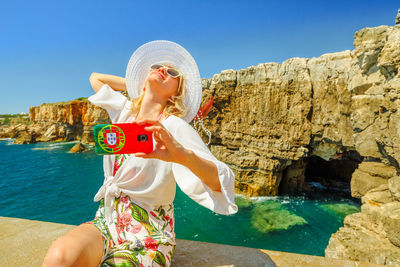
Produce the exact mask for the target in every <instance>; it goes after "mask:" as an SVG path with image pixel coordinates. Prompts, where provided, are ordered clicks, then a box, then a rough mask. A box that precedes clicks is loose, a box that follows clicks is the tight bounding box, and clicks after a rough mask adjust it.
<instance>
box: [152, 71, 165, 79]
mask: <svg viewBox="0 0 400 267" xmlns="http://www.w3.org/2000/svg"><path fill="white" fill-rule="evenodd" d="M154 74H157V75H158V76H160V77H161V79H163V80H165V77H164V75H162V73H161V72H158V71H155V72H154Z"/></svg>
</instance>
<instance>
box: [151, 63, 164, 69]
mask: <svg viewBox="0 0 400 267" xmlns="http://www.w3.org/2000/svg"><path fill="white" fill-rule="evenodd" d="M161 67H162V65H160V64H153V65H151V66H150V69H152V70H158V69H159V68H161Z"/></svg>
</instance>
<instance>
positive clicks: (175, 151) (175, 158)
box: [133, 120, 187, 163]
mask: <svg viewBox="0 0 400 267" xmlns="http://www.w3.org/2000/svg"><path fill="white" fill-rule="evenodd" d="M133 123H137V124H138V125H143V124H145V123H149V124H151V126H147V127H145V130H146V131H149V132H153V136H154V140H155V141H156V148H155V150H154V151H153V152H150V153H143V152H138V153H135V156H136V157H141V158H156V159H160V160H164V161H169V162H176V163H182V162H184V160H185V157H186V155H187V150H186V149H185V148H184V147H183V146H182V145H181V144H179V143H178V142H177V141H176V140H175V138H174V137H173V136H172V134H171V133H170V132H169V131H168V130H167V129H166V128H165V127H164V126H163V125H162V124H161V123H160V122H159V121H158V120H138V121H134V122H133Z"/></svg>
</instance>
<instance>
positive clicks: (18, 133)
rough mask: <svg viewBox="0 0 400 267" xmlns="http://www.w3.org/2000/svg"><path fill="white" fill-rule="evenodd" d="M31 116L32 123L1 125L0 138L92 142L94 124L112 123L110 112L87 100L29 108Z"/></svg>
mask: <svg viewBox="0 0 400 267" xmlns="http://www.w3.org/2000/svg"><path fill="white" fill-rule="evenodd" d="M29 119H30V123H29V124H24V123H20V124H11V125H7V126H4V127H2V128H0V137H3V138H6V137H8V138H15V140H14V142H15V143H17V144H27V143H35V142H49V141H72V140H80V141H82V142H83V143H93V142H94V140H93V133H92V127H93V125H96V124H101V123H109V119H108V115H107V112H106V111H105V110H103V109H101V108H99V107H96V106H93V105H92V104H91V103H90V102H89V101H88V100H87V99H84V100H73V101H69V102H60V103H51V104H42V105H41V106H39V107H30V108H29Z"/></svg>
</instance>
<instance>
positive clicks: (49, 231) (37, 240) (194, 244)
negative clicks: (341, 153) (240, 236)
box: [0, 217, 383, 267]
mask: <svg viewBox="0 0 400 267" xmlns="http://www.w3.org/2000/svg"><path fill="white" fill-rule="evenodd" d="M74 227H75V226H74V225H66V224H58V223H50V222H42V221H34V220H26V219H18V218H9V217H0V251H1V257H0V266H24V267H28V266H41V264H42V261H43V258H44V256H45V255H46V252H47V249H48V248H49V247H50V244H51V243H52V242H53V241H54V240H56V239H57V238H58V237H60V236H62V235H64V234H65V233H67V232H68V231H70V230H72V229H73V228H74ZM176 242H177V247H176V250H175V255H174V259H173V262H172V263H173V264H172V266H201V267H206V266H210V267H211V266H260V267H273V266H285V267H290V266H299V267H301V266H304V267H314V266H315V267H317V266H329V267H353V266H354V267H373V266H383V265H377V264H371V263H364V262H355V261H349V260H338V259H331V258H325V257H318V256H310V255H302V254H295V253H287V252H279V251H271V250H264V249H254V248H247V247H239V246H229V245H221V244H215V243H207V242H199V241H190V240H182V239H177V240H176Z"/></svg>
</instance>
